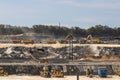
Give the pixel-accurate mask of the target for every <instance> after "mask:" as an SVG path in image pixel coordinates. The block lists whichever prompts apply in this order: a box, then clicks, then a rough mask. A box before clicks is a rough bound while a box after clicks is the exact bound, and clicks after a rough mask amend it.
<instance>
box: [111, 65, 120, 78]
mask: <svg viewBox="0 0 120 80" xmlns="http://www.w3.org/2000/svg"><path fill="white" fill-rule="evenodd" d="M112 69H113V71H114V72H115V74H116V75H118V76H120V65H112Z"/></svg>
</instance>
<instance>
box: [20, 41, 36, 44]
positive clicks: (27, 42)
mask: <svg viewBox="0 0 120 80" xmlns="http://www.w3.org/2000/svg"><path fill="white" fill-rule="evenodd" d="M22 42H23V43H24V44H33V43H34V41H33V40H22Z"/></svg>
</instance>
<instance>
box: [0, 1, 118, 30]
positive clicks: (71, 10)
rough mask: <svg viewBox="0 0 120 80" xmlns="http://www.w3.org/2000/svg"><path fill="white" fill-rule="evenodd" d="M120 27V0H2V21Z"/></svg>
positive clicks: (69, 25) (25, 24)
mask: <svg viewBox="0 0 120 80" xmlns="http://www.w3.org/2000/svg"><path fill="white" fill-rule="evenodd" d="M59 23H60V25H61V26H67V27H74V26H79V27H80V28H89V27H91V26H95V25H98V24H101V25H108V26H110V27H120V0H0V24H10V25H16V26H32V25H35V24H43V25H59Z"/></svg>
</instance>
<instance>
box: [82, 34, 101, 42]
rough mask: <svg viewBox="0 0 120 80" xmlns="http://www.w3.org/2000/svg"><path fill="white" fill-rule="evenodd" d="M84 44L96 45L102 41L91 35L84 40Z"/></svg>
mask: <svg viewBox="0 0 120 80" xmlns="http://www.w3.org/2000/svg"><path fill="white" fill-rule="evenodd" d="M82 42H83V43H89V44H95V43H101V42H102V41H101V40H100V39H99V38H93V37H92V35H91V34H89V35H88V36H87V38H83V39H82Z"/></svg>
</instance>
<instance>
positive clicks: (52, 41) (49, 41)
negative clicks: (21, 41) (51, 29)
mask: <svg viewBox="0 0 120 80" xmlns="http://www.w3.org/2000/svg"><path fill="white" fill-rule="evenodd" d="M56 42H57V41H56V40H54V39H50V40H48V41H47V43H48V44H56Z"/></svg>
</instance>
